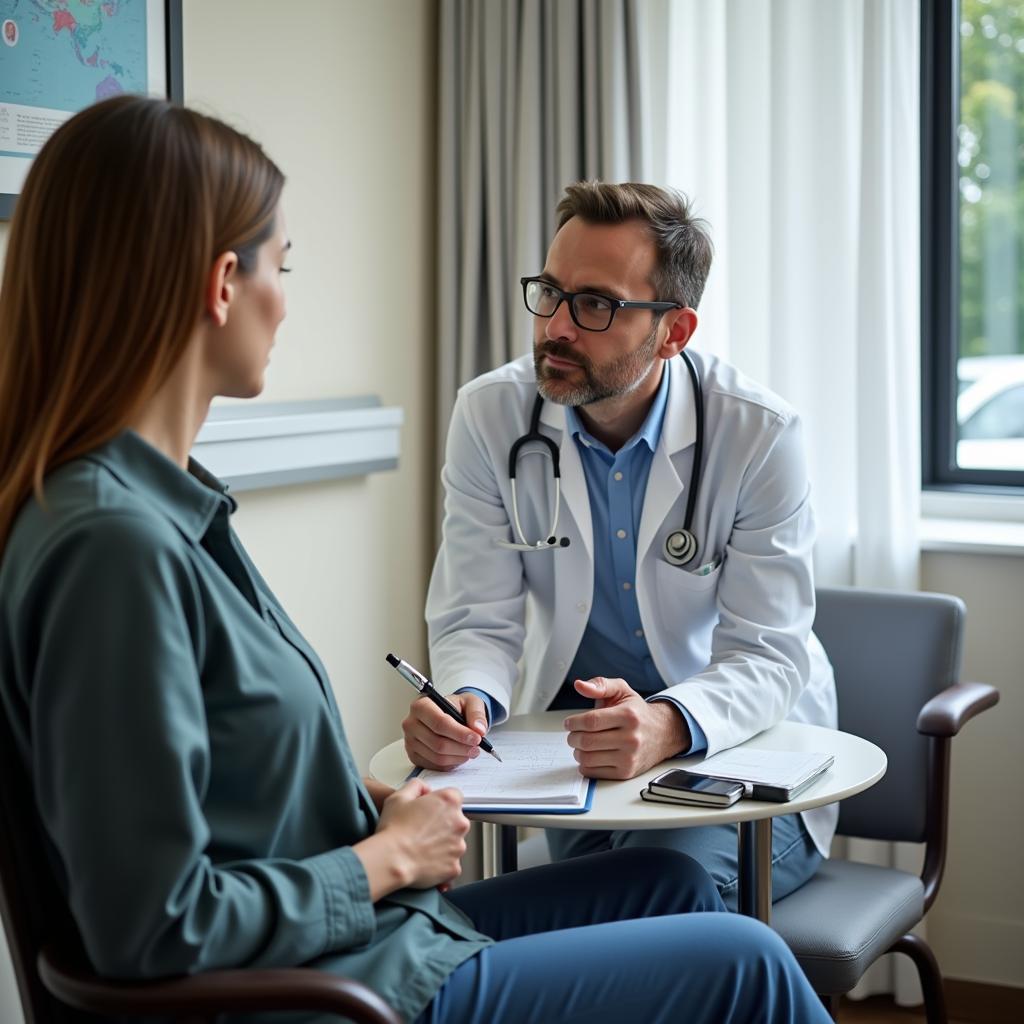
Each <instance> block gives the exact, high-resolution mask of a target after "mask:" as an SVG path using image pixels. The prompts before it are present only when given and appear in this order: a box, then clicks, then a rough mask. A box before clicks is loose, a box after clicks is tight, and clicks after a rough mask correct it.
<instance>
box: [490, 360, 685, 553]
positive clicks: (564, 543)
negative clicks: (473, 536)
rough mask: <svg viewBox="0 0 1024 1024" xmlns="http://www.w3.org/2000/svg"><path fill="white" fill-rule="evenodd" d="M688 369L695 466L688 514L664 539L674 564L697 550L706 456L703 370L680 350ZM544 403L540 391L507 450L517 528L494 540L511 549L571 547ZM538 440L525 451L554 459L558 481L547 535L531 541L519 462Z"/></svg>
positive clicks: (546, 549) (559, 473) (557, 456)
mask: <svg viewBox="0 0 1024 1024" xmlns="http://www.w3.org/2000/svg"><path fill="white" fill-rule="evenodd" d="M679 354H680V356H681V357H682V360H683V362H684V363H685V364H686V369H687V371H688V372H689V375H690V383H691V386H692V389H693V404H694V413H695V416H696V432H695V437H694V446H693V467H692V468H691V470H690V486H689V493H688V494H687V495H686V515H685V518H684V520H683V527H682V529H681V530H674V531H673V532H672V533H670V534H669V536H668V538H667V539H666V541H665V557H666V559H667V560H668V561H669V562H671V563H672V564H673V565H685V564H686V563H687V562H689V561H690V560H691V559H692V558H693V556H694V555H695V554H696V553H697V539H696V537H694V535H693V531H692V525H693V513H694V509H695V508H696V504H697V491H698V489H699V487H700V475H701V464H702V462H703V458H704V390H703V388H702V387H701V381H700V374H699V373H698V372H697V367H696V365H695V364H694V362H693V360H692V359H691V358H690V356H689V354H688V353H686V352H680V353H679ZM543 406H544V398H543V396H542V395H541V394H540V393H538V394H537V397H536V398H535V399H534V402H533V409H532V411H531V414H530V429H529V430H528V431H527V432H526V433H525V434H523V436H522V437H519V438H516V440H515V441H513V442H512V445H511V447H510V448H509V452H508V476H509V482H510V484H511V490H512V521H513V525H514V527H515V531H516V537H517V538H518V543H517V542H516V541H507V540H495V542H494V543H495V544H496V545H497V546H498V547H500V548H504V549H505V550H508V551H521V552H524V553H527V552H531V551H552V550H555V549H557V548H559V547H568V546H569V538H568V537H561V538H559V537H557V536H556V531H557V529H558V514H559V509H560V507H561V499H562V481H561V475H562V474H561V468H560V463H559V451H558V445H556V444H555V442H554V441H553V440H552V439H551V438H550V437H547V436H546V435H545V434H542V433H541V432H540V414H541V409H542V408H543ZM531 442H537V443H539V444H541V445H543V446H544V448H543V449H541V450H537V451H533V452H527V453H525V454H528V455H530V454H536V455H544V456H546V457H547V458H549V459H550V460H551V473H552V476H553V478H554V481H555V504H554V512H553V514H552V516H551V526H550V528H549V530H548V533H547V536H546V537H543V538H541V539H540V540H538V541H537V542H536V543H534V544H531V543H530V542H529V541H527V539H526V535H525V534H524V533H523V528H522V525H521V523H520V522H519V499H518V495H517V493H516V465H517V463H518V461H519V453H520V451H521V449H522V448H523V446H524V445H527V444H530V443H531Z"/></svg>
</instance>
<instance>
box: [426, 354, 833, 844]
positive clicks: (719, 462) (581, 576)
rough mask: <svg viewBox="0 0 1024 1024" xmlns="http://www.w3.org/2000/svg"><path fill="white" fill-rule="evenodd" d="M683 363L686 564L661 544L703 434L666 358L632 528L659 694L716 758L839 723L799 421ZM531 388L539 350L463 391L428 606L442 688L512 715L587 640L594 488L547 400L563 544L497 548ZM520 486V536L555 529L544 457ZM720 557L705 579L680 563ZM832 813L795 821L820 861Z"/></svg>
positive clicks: (536, 697)
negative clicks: (692, 375)
mask: <svg viewBox="0 0 1024 1024" xmlns="http://www.w3.org/2000/svg"><path fill="white" fill-rule="evenodd" d="M690 354H691V356H692V358H693V359H694V362H695V363H696V365H697V369H698V371H699V373H700V377H701V380H702V382H703V394H704V422H705V428H704V460H703V461H704V465H703V469H702V473H701V479H700V484H699V487H698V494H697V503H696V508H695V510H694V519H693V532H694V534H695V535H696V537H697V542H698V550H697V557H696V558H695V559H694V560H693V561H692V562H691V563H690V564H689V566H688V567H687V568H680V567H678V566H675V565H673V564H671V563H670V562H668V561H667V560H666V558H665V539H666V538H667V537H668V535H669V534H670V533H672V532H673V531H674V530H678V529H680V528H681V526H682V525H683V521H684V518H685V511H686V498H687V493H686V492H687V488H688V486H689V481H690V469H691V466H692V463H693V452H694V441H695V436H696V433H695V432H696V415H695V409H694V402H693V394H692V390H691V386H690V381H689V376H688V373H687V370H686V367H685V365H684V364H683V361H682V359H681V358H679V357H676V358H675V359H672V360H670V361H669V362H668V364H667V369H668V372H670V373H671V374H672V378H671V385H670V390H669V401H668V406H667V408H666V410H665V419H664V423H663V425H662V431H661V438H660V440H659V442H658V447H657V450H656V451H655V452H654V455H653V459H652V462H651V470H650V476H649V478H648V482H647V493H646V495H645V498H644V507H643V513H642V516H641V521H640V529H639V534H638V536H637V570H636V581H635V586H636V596H637V602H638V605H639V609H640V618H641V622H642V624H643V629H644V633H645V635H646V639H647V644H648V647H649V649H650V653H651V657H652V658H653V660H654V664H655V666H656V667H657V669H658V672H659V674H660V676H661V678H662V679H663V680H664V681H665V682H666V684H667V690H666V691H665V692H666V693H668V694H670V695H672V696H673V697H676V698H678V699H679V701H680V702H681V703H682V704H683V705H684V706H685V707H686V708H687V710H688V711H689V712H690V713H691V714H692V715H693V717H694V718H695V719H696V721H697V722H698V724H699V725H700V727H701V728H702V729H703V730H704V733H705V735H706V736H707V740H708V754H714V753H715V752H717V751H720V750H725V749H727V748H729V747H732V746H735V745H736V744H737V743H741V742H742V741H744V740H746V739H749V738H750V737H751V736H754V735H756V734H757V733H759V732H762V731H763V730H764V729H767V728H769V727H771V726H772V725H774V724H775V723H776V722H778V721H780V720H782V719H789V720H791V721H795V722H810V723H812V724H814V725H824V726H830V727H832V728H834V727H835V725H836V698H835V685H834V681H833V677H832V668H831V665H830V664H829V662H828V659H827V657H826V655H825V652H824V650H823V649H822V647H821V644H820V643H819V642H818V640H817V638H816V637H815V636H814V634H813V633H812V632H811V625H812V623H813V619H814V585H813V580H812V574H811V548H812V545H813V543H814V519H813V514H812V511H811V506H810V502H809V488H808V483H807V471H806V466H805V461H804V450H803V441H802V437H801V429H800V420H799V418H798V416H797V415H796V413H795V412H794V411H793V410H792V409H791V408H790V407H789V406H787V405H786V404H785V403H784V402H783V401H782V400H781V399H780V398H778V397H777V396H775V395H773V394H772V393H771V392H769V391H767V390H765V389H764V388H762V387H760V386H759V385H757V384H755V383H754V382H753V381H751V380H749V379H748V378H746V377H744V376H743V375H742V374H741V373H739V372H738V371H737V370H736V369H734V368H733V367H731V366H729V365H728V364H727V363H724V362H722V361H721V360H719V359H716V358H714V357H712V356H708V355H703V354H701V353H699V352H691V353H690ZM536 394H537V387H536V378H535V374H534V369H533V358H532V356H524V357H523V358H521V359H518V360H516V361H515V362H512V363H508V364H506V365H505V366H502V367H500V368H499V369H497V370H494V371H492V372H491V373H487V374H484V375H483V376H481V377H478V378H477V379H476V380H474V381H471V382H470V383H469V384H467V385H466V386H465V387H463V388H462V389H461V390H460V391H459V395H458V399H457V401H456V403H455V409H454V412H453V414H452V420H451V426H450V428H449V433H448V445H447V452H446V459H445V466H444V469H443V471H442V481H443V483H444V488H445V518H444V528H443V539H442V543H441V548H440V550H439V552H438V555H437V561H436V563H435V566H434V572H433V576H432V578H431V581H430V589H429V593H428V597H427V611H426V616H427V625H428V632H429V641H430V660H431V668H432V671H433V676H434V680H435V682H436V683H437V684H438V685H439V687H441V688H442V689H443V690H444V691H445V692H447V693H451V692H453V691H454V690H457V689H460V688H462V687H465V686H473V687H476V688H478V689H480V690H483V691H484V692H485V693H487V694H488V695H489V696H491V697H492V698H493V699H494V701H495V702H496V703H497V704H498V705H500V706H501V708H502V709H505V710H506V711H507V710H511V711H515V712H525V711H536V710H542V709H543V708H546V707H547V706H548V704H549V703H550V701H551V700H552V698H553V697H554V696H555V694H556V693H557V692H558V690H559V688H560V687H561V685H562V683H563V681H564V680H565V676H566V672H567V671H568V669H569V666H570V665H571V664H572V661H573V658H574V657H575V654H576V650H577V648H578V647H579V644H580V640H581V639H582V637H583V632H584V629H585V628H586V625H587V620H588V617H589V613H590V607H591V601H592V597H593V584H594V562H593V537H592V528H591V519H590V503H589V499H588V495H587V483H586V478H585V477H584V473H583V466H582V463H581V461H580V456H579V451H578V450H577V445H576V441H575V440H574V438H573V437H571V436H570V435H569V433H568V431H567V430H566V428H565V408H564V406H560V405H557V404H555V403H553V402H545V403H544V406H543V411H542V413H541V429H542V431H543V432H544V433H545V434H547V435H548V436H549V437H551V438H552V439H553V440H554V441H555V442H556V444H558V445H559V451H560V461H561V480H562V503H561V510H560V515H559V521H558V528H557V530H556V533H557V534H558V536H559V537H562V536H566V537H568V538H569V540H570V544H569V546H568V547H564V548H563V547H556V548H553V549H549V550H545V551H538V552H529V553H521V552H517V551H508V550H505V549H502V548H500V547H498V546H497V545H496V544H495V543H494V541H495V540H496V539H500V540H513V539H515V540H518V539H519V538H518V537H513V533H514V531H513V528H512V526H511V522H512V494H511V487H510V483H509V472H508V454H509V448H510V446H511V445H512V442H513V441H514V440H515V439H516V438H518V437H520V436H521V435H523V434H525V433H526V432H527V430H528V429H529V417H530V412H531V410H532V408H533V402H534V399H535V397H536ZM517 493H518V501H519V518H520V522H521V523H522V526H523V531H524V533H525V535H526V538H527V540H528V541H530V542H533V541H535V540H536V539H538V538H540V537H545V536H547V533H548V528H549V525H550V520H551V513H552V507H553V502H554V482H553V477H552V472H551V463H550V461H549V460H548V459H547V458H543V457H540V456H527V455H521V456H520V459H519V463H518V470H517ZM718 560H720V562H721V564H720V565H719V566H718V568H716V569H714V570H713V571H712V572H710V573H708V574H707V575H695V574H694V573H693V572H692V571H688V569H689V570H692V569H693V568H694V567H697V566H704V565H706V564H707V563H708V562H712V561H718ZM613 671H614V666H609V674H613ZM628 681H629V680H627V682H628ZM517 684H518V685H517ZM503 718H504V714H501V715H500V716H499V719H498V720H499V721H500V720H501V719H503ZM837 818H838V807H837V806H835V805H833V806H831V807H826V808H818V809H816V810H814V811H810V812H807V813H806V814H805V815H804V821H805V824H806V825H807V828H808V831H809V833H810V835H811V838H812V839H813V840H814V842H815V845H816V846H817V847H818V849H819V850H821V852H822V853H823V854H826V855H827V853H828V847H829V843H830V842H831V838H832V834H833V833H834V831H835V824H836V820H837Z"/></svg>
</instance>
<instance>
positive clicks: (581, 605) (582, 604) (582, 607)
mask: <svg viewBox="0 0 1024 1024" xmlns="http://www.w3.org/2000/svg"><path fill="white" fill-rule="evenodd" d="M586 610H587V602H586V601H580V603H579V604H578V605H576V611H578V612H585V611H586Z"/></svg>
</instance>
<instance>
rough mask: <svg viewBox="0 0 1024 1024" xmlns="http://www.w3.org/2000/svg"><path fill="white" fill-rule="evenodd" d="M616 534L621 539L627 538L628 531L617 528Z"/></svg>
mask: <svg viewBox="0 0 1024 1024" xmlns="http://www.w3.org/2000/svg"><path fill="white" fill-rule="evenodd" d="M615 536H616V537H618V538H619V540H625V537H626V531H625V530H616V531H615Z"/></svg>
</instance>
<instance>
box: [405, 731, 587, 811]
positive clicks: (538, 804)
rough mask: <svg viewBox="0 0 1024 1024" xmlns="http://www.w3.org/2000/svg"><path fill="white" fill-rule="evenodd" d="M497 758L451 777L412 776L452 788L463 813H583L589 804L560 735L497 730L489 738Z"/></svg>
mask: <svg viewBox="0 0 1024 1024" xmlns="http://www.w3.org/2000/svg"><path fill="white" fill-rule="evenodd" d="M488 738H489V739H490V740H491V742H492V743H493V744H494V749H495V750H497V751H498V753H499V754H500V755H501V762H500V763H499V762H498V761H496V760H495V759H494V758H493V757H491V756H490V755H488V754H484V753H481V754H480V756H479V757H477V758H475V759H474V760H472V761H468V762H467V763H466V764H464V765H460V766H459V767H458V768H456V769H454V770H453V771H450V772H435V771H429V770H426V769H424V770H422V771H418V772H415V773H414V774H416V775H417V777H418V778H420V779H422V780H423V781H424V782H425V783H426V784H427V785H428V786H430V787H431V789H443V788H445V787H446V786H454V787H455V788H456V789H459V790H461V791H462V798H463V807H464V808H465V809H466V810H468V811H508V812H510V813H512V812H520V813H522V812H528V813H549V814H582V813H583V812H584V811H586V810H589V808H590V804H591V801H592V799H593V787H594V781H593V779H585V778H584V777H583V776H582V775H580V772H579V765H577V764H576V760H575V758H574V757H573V755H572V748H571V747H570V746H569V744H568V743H566V739H565V733H564V732H521V731H518V730H512V729H510V730H503V729H498V730H496V731H495V732H493V733H491V734H490V736H489V737H488Z"/></svg>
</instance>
